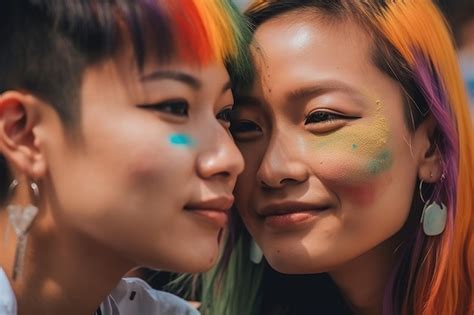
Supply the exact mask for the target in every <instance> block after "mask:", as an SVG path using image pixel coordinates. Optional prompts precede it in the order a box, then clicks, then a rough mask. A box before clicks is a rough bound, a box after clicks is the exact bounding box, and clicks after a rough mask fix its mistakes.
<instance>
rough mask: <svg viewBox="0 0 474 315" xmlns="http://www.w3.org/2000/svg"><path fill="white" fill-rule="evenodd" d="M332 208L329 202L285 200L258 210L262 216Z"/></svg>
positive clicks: (320, 210) (321, 210)
mask: <svg viewBox="0 0 474 315" xmlns="http://www.w3.org/2000/svg"><path fill="white" fill-rule="evenodd" d="M329 208H331V205H329V204H312V203H301V202H285V203H280V204H269V205H266V206H265V207H263V208H261V209H260V210H259V211H257V214H258V215H259V216H261V217H267V216H276V215H285V214H291V213H298V212H308V211H317V212H323V211H326V210H328V209H329Z"/></svg>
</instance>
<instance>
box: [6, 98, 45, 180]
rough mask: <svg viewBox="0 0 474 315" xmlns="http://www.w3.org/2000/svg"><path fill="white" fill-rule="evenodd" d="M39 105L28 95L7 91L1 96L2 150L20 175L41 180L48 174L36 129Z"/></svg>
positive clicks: (36, 100)
mask: <svg viewBox="0 0 474 315" xmlns="http://www.w3.org/2000/svg"><path fill="white" fill-rule="evenodd" d="M39 111H40V101H39V100H38V99H37V98H35V97H34V96H31V95H29V94H25V93H22V92H18V91H8V92H5V93H3V94H2V95H0V150H1V152H2V154H3V155H4V157H5V158H6V159H7V161H8V162H9V164H10V166H11V167H13V168H14V169H15V170H16V171H17V172H19V173H22V174H25V175H26V176H29V177H30V178H33V179H39V178H41V177H43V176H44V174H45V172H46V164H45V161H44V156H43V154H42V152H41V151H40V149H39V147H38V141H36V140H37V139H36V137H35V132H34V131H35V127H36V126H37V124H38V122H39V121H40V120H39V116H40V115H39Z"/></svg>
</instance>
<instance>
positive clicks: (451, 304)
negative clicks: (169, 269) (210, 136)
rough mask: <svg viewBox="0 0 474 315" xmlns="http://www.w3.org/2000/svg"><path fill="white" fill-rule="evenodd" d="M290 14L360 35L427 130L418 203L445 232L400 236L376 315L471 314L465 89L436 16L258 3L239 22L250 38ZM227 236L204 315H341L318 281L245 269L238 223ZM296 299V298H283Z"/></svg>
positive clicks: (324, 0)
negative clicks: (431, 158) (427, 181)
mask: <svg viewBox="0 0 474 315" xmlns="http://www.w3.org/2000/svg"><path fill="white" fill-rule="evenodd" d="M299 10H301V11H302V10H304V11H305V12H309V11H311V10H314V11H315V12H317V13H318V14H323V15H325V16H327V17H328V18H329V20H331V19H333V20H338V19H340V20H347V19H350V20H353V21H355V22H357V23H358V24H359V25H361V27H362V28H363V29H364V30H366V32H367V34H368V35H369V36H370V37H371V38H372V40H373V55H372V56H373V61H374V63H375V64H376V65H377V66H378V67H379V68H380V69H381V70H382V71H383V72H384V73H386V74H387V75H389V76H390V77H392V78H393V79H395V80H397V81H398V82H399V84H400V86H401V88H402V90H403V91H404V94H405V95H404V96H405V100H406V106H405V113H406V115H405V116H406V123H407V126H408V127H409V128H410V129H411V130H412V131H415V130H416V129H417V128H418V126H419V125H420V124H421V123H422V122H423V121H424V120H425V119H426V118H427V117H428V116H432V118H433V119H434V120H435V122H436V129H435V132H434V135H433V139H432V141H434V144H435V147H436V148H437V150H439V153H440V155H441V159H442V161H441V163H442V168H443V173H444V179H442V180H440V181H439V182H438V183H436V184H434V185H432V187H430V189H428V191H424V195H428V194H430V195H431V200H437V201H442V202H443V203H444V204H446V206H447V208H448V220H447V226H446V229H445V231H444V232H443V234H441V235H440V236H437V237H428V236H426V235H425V234H424V233H423V231H422V228H421V226H420V225H419V224H417V225H416V226H414V227H413V228H412V229H411V230H410V231H407V233H406V234H404V235H405V238H406V242H404V243H403V244H402V245H401V247H400V248H399V250H400V252H401V258H400V261H399V262H398V265H397V268H396V270H394V271H393V274H392V277H391V278H390V280H389V282H388V283H387V286H386V292H385V298H384V311H383V314H384V315H398V314H416V315H447V314H463V315H464V314H473V313H474V212H473V211H474V199H473V193H474V180H473V178H472V175H473V174H474V138H473V129H472V124H471V121H470V115H469V112H468V105H467V104H468V101H467V96H466V93H465V91H464V84H463V83H462V79H461V75H460V70H459V66H458V64H457V58H456V54H455V50H454V46H453V43H452V39H451V34H450V32H449V29H448V27H447V25H446V23H445V20H444V18H443V16H442V14H441V13H440V12H439V10H438V9H437V7H436V6H435V5H434V4H433V2H432V1H430V0H405V1H402V0H364V1H353V0H257V1H254V3H253V4H252V5H251V7H250V8H249V10H248V11H247V14H248V16H249V18H250V21H251V22H252V23H253V26H254V29H256V28H258V26H259V25H261V24H262V23H265V22H266V21H268V20H270V19H272V18H275V17H277V16H279V15H280V14H284V13H287V12H290V11H299ZM308 58H309V57H308ZM417 187H418V186H417ZM414 196H415V197H414V198H415V200H414V201H413V209H412V211H415V212H417V213H418V214H419V213H421V209H420V205H421V203H420V200H417V199H418V198H419V197H418V192H416V193H415V194H414ZM418 217H419V216H418ZM230 235H231V238H230V239H229V241H228V246H227V248H226V251H225V254H224V256H223V259H222V262H221V264H220V265H219V266H218V267H217V269H216V270H215V271H214V272H213V273H211V274H210V275H208V276H207V277H205V278H204V283H205V286H204V288H205V289H207V291H205V294H204V298H203V303H204V310H203V311H204V312H208V313H209V314H262V313H264V314H267V313H268V314H276V313H278V314H306V313H305V312H304V311H298V309H300V310H301V309H302V307H301V305H302V304H304V303H308V308H309V309H311V310H312V312H314V313H318V312H321V313H322V314H326V313H328V312H329V313H331V314H346V313H350V310H349V309H348V308H347V307H340V305H341V303H342V304H344V300H343V299H342V298H340V297H337V295H340V294H339V293H338V291H337V290H334V287H333V283H331V281H330V279H328V278H327V277H324V275H315V276H310V275H307V276H304V279H305V280H304V281H294V279H295V277H294V276H288V277H287V280H285V281H286V282H281V281H280V280H275V279H278V278H282V277H284V276H283V275H277V276H275V275H272V271H271V270H270V269H269V268H268V266H267V265H265V264H260V265H253V264H252V263H251V262H250V261H249V259H248V257H249V236H248V232H247V231H246V230H245V228H244V227H243V225H242V222H241V221H240V220H239V219H238V218H237V219H236V220H234V223H233V226H232V227H231V232H230ZM262 269H263V271H262ZM273 273H274V272H273ZM246 274H249V275H254V278H253V279H249V278H248V277H246V276H245V275H246ZM272 281H273V282H272ZM278 281H280V283H284V286H282V291H284V293H283V294H281V295H278V292H277V290H274V289H273V288H272V287H276V286H278ZM270 282H271V283H270ZM292 284H295V285H294V286H292ZM298 286H299V287H298ZM216 288H217V289H216ZM262 288H265V290H267V289H270V290H273V292H274V293H275V294H274V296H273V297H272V298H273V301H270V299H268V300H267V299H266V298H265V296H263V297H262V296H260V295H261V294H262V293H261V291H262ZM302 288H303V289H302ZM265 290H263V291H265ZM307 290H313V292H310V293H309V294H308V293H307ZM295 292H296V293H295ZM328 292H330V293H328ZM263 294H264V295H265V294H266V293H265V292H264V293H263ZM298 295H300V296H303V298H299V297H297V298H296V299H295V300H293V299H292V298H291V297H289V296H298ZM320 296H323V298H319V297H320ZM304 297H306V300H305V299H304ZM285 299H286V301H285ZM269 301H270V302H269ZM248 303H251V304H252V305H250V306H249V305H248ZM319 303H321V305H320V304H319ZM325 303H326V304H325ZM331 303H333V304H331ZM268 304H272V305H270V306H269V305H268ZM227 305H230V307H227Z"/></svg>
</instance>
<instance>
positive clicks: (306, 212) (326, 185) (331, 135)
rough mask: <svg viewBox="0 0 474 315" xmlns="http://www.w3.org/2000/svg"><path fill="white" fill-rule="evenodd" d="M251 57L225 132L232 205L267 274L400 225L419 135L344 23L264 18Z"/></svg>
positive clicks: (372, 240)
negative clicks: (233, 178) (247, 80)
mask: <svg viewBox="0 0 474 315" xmlns="http://www.w3.org/2000/svg"><path fill="white" fill-rule="evenodd" d="M253 55H254V58H255V63H256V65H257V73H258V78H257V81H256V83H255V85H254V87H253V90H252V91H251V92H250V93H248V94H245V93H242V95H239V97H238V100H236V107H237V108H238V109H237V115H236V118H235V122H234V121H233V126H232V128H231V129H232V132H233V135H234V138H235V139H236V141H237V144H238V146H239V148H240V150H241V152H242V153H243V155H244V160H245V163H246V169H245V170H244V172H243V174H242V175H241V176H240V177H239V180H238V182H237V187H236V200H237V201H236V205H237V209H238V210H239V212H240V214H241V216H242V218H243V220H244V223H245V224H246V226H247V228H248V229H249V231H250V233H251V234H252V236H253V237H254V239H255V240H256V241H257V243H258V244H259V245H260V246H261V248H262V250H263V252H264V255H265V257H266V259H267V260H268V262H269V263H270V265H272V266H273V267H274V268H275V269H276V270H278V271H280V272H284V273H313V272H322V271H330V270H333V269H335V268H337V267H339V266H342V265H343V264H344V263H346V262H349V261H350V260H352V259H354V258H356V257H358V256H360V255H362V254H364V253H366V252H368V251H370V250H371V249H372V248H374V247H375V246H377V245H379V244H383V243H384V241H386V240H388V239H389V238H390V237H391V236H393V235H394V234H395V233H396V232H397V231H399V230H400V229H401V227H402V226H403V224H404V223H405V221H406V219H407V217H408V214H409V210H410V206H411V201H412V197H413V191H414V190H415V187H414V186H415V182H416V178H417V172H418V166H417V160H418V157H419V156H420V155H421V149H420V148H421V145H420V144H421V143H422V142H423V141H422V137H421V136H420V137H418V136H417V134H412V133H410V132H409V131H408V128H407V127H406V124H405V120H404V114H403V113H404V110H403V108H404V105H403V99H402V93H401V89H400V86H399V85H398V84H397V82H395V81H394V80H392V79H391V78H390V77H389V76H387V75H385V74H384V73H382V72H381V71H380V70H379V69H378V68H377V67H376V66H375V65H374V63H373V61H372V59H371V47H370V40H369V38H368V37H367V36H366V35H365V33H364V32H363V31H362V30H361V28H359V27H358V26H357V25H356V24H355V23H352V22H345V23H326V25H324V22H323V20H322V19H320V18H319V17H318V16H316V15H312V14H310V13H308V14H302V13H301V12H300V13H290V14H287V15H284V16H280V17H277V18H273V19H272V20H270V21H267V22H265V23H264V24H263V25H262V26H260V27H259V28H258V30H257V31H256V34H255V49H254V51H253ZM424 144H426V143H424Z"/></svg>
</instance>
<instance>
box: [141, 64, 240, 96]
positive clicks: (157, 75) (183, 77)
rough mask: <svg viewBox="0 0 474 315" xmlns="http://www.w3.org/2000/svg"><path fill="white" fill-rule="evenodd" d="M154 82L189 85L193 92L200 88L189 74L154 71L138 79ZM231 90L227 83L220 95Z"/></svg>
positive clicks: (198, 83)
mask: <svg viewBox="0 0 474 315" xmlns="http://www.w3.org/2000/svg"><path fill="white" fill-rule="evenodd" d="M155 80H174V81H178V82H182V83H184V84H186V85H189V86H190V87H191V88H192V89H193V90H199V89H201V87H202V82H201V81H200V80H199V79H198V78H196V77H193V76H192V75H190V74H187V73H184V72H180V71H160V70H158V71H154V72H151V73H149V74H146V75H143V76H141V77H140V81H142V82H148V81H155ZM231 88H232V82H230V80H229V81H227V82H226V83H225V84H224V86H223V87H222V93H224V92H226V91H227V90H230V89H231Z"/></svg>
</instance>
